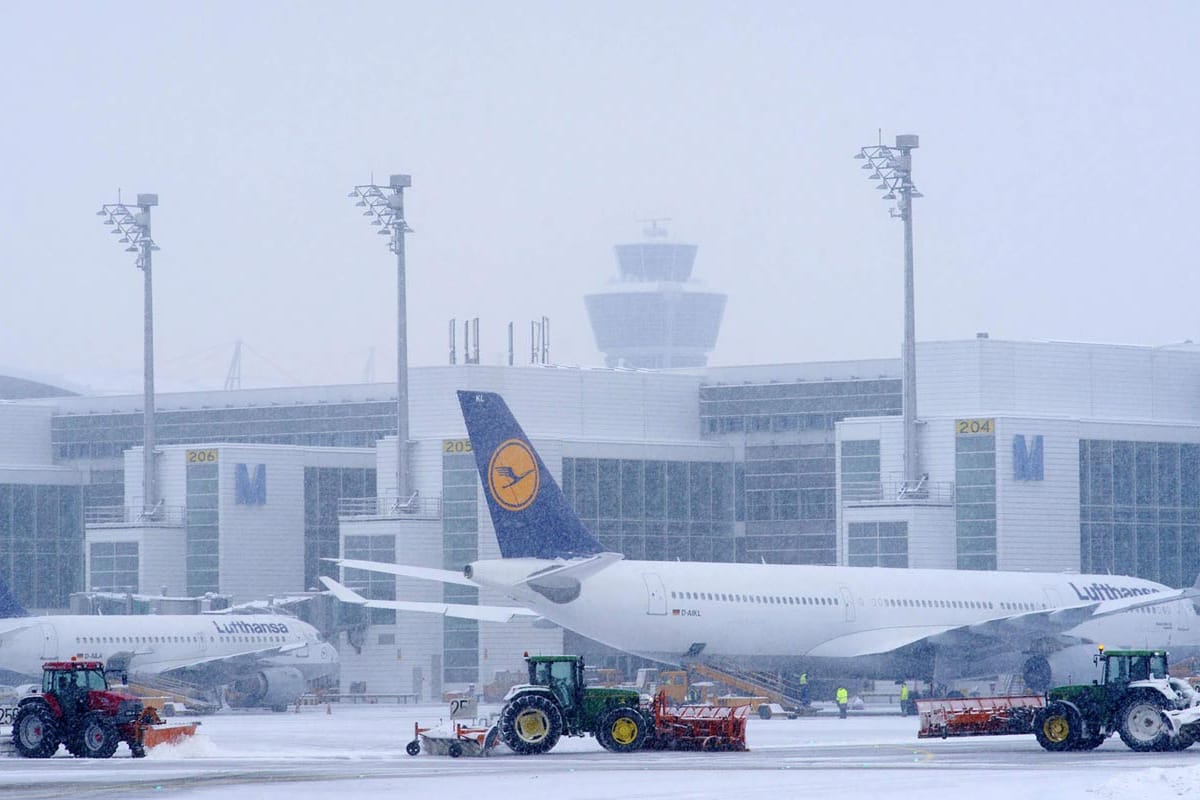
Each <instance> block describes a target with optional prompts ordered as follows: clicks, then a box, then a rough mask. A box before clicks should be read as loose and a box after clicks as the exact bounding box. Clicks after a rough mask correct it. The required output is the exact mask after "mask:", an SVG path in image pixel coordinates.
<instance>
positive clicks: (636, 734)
mask: <svg viewBox="0 0 1200 800" xmlns="http://www.w3.org/2000/svg"><path fill="white" fill-rule="evenodd" d="M649 727H650V726H649V725H647V724H646V718H645V717H643V716H642V712H640V711H638V710H637V709H636V708H629V707H628V706H625V707H621V708H614V709H612V710H611V711H609V712H608V713H606V714H605V715H604V716H602V717H601V718H600V724H599V726H598V727H597V728H596V741H598V742H600V746H601V747H603V748H604V749H605V750H611V751H612V752H614V753H632V752H634V751H635V750H641V749H642V745H643V744H645V742H646V733H647V732H648V730H647V729H648V728H649Z"/></svg>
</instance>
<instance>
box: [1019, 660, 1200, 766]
mask: <svg viewBox="0 0 1200 800" xmlns="http://www.w3.org/2000/svg"><path fill="white" fill-rule="evenodd" d="M1095 660H1096V663H1097V665H1098V666H1100V667H1101V675H1100V678H1099V680H1096V681H1093V682H1092V683H1091V684H1080V685H1073V686H1059V687H1057V688H1055V689H1051V690H1050V691H1049V692H1048V693H1047V695H1046V706H1045V708H1043V709H1041V710H1040V711H1038V713H1037V714H1036V715H1035V716H1034V720H1033V732H1034V735H1035V736H1036V737H1037V740H1038V744H1040V745H1041V746H1042V747H1044V748H1045V749H1047V750H1050V751H1054V752H1059V751H1064V750H1091V749H1092V748H1094V747H1097V746H1099V744H1100V743H1101V742H1103V741H1104V740H1105V739H1107V738H1108V737H1109V736H1110V735H1112V734H1113V733H1119V734H1120V736H1121V740H1122V741H1123V742H1125V744H1126V746H1128V747H1129V748H1130V749H1131V750H1138V751H1143V752H1144V751H1151V750H1183V749H1185V748H1187V747H1190V746H1191V745H1192V744H1193V743H1195V741H1196V739H1197V738H1200V695H1198V694H1197V693H1196V692H1195V691H1194V690H1193V689H1192V687H1191V686H1190V685H1189V684H1188V682H1187V681H1186V680H1183V679H1180V678H1173V677H1171V676H1170V675H1169V673H1168V672H1167V652H1166V651H1165V650H1109V651H1105V650H1104V649H1103V648H1101V650H1100V652H1099V653H1097V654H1096V658H1095Z"/></svg>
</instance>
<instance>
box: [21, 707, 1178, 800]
mask: <svg viewBox="0 0 1200 800" xmlns="http://www.w3.org/2000/svg"><path fill="white" fill-rule="evenodd" d="M329 711H330V712H331V713H326V709H325V707H306V708H304V709H303V710H302V711H301V712H300V713H293V712H288V713H278V714H272V713H267V712H263V713H256V712H224V713H221V714H216V715H213V716H209V717H204V718H201V719H202V724H201V726H200V732H199V733H198V734H197V736H196V737H194V738H193V739H191V740H187V741H184V742H182V743H180V744H178V745H174V746H161V747H159V748H155V749H153V750H151V751H150V754H149V756H148V757H147V758H145V759H143V760H133V759H131V758H129V757H128V751H127V750H126V749H125V748H124V747H122V748H121V749H120V750H118V753H117V757H116V758H113V759H111V760H108V761H89V760H82V759H73V758H70V757H69V756H67V755H66V754H65V751H61V752H60V754H59V756H57V757H55V758H53V759H50V760H43V761H37V760H25V759H18V758H6V759H4V761H3V763H2V764H0V790H2V791H3V796H4V798H5V800H8V799H9V798H26V797H28V798H33V797H39V798H40V797H46V798H49V797H55V798H57V797H64V796H83V797H88V798H103V797H121V798H138V797H166V796H170V797H176V798H189V799H192V798H196V799H198V800H215V799H216V798H265V799H266V800H306V799H307V798H321V800H329V799H330V798H343V797H344V798H357V797H366V796H372V795H379V796H387V795H395V794H403V796H404V797H406V798H421V799H422V800H423V799H424V798H431V799H432V798H437V799H438V800H441V798H467V797H480V798H485V797H486V798H487V800H508V799H509V798H512V799H513V800H517V799H518V798H519V800H529V798H530V797H531V796H538V797H546V796H549V795H551V794H554V795H559V796H561V797H563V798H564V799H570V800H576V799H578V800H592V799H593V798H594V799H595V800H612V798H614V797H619V798H621V800H667V799H668V798H746V799H747V800H767V799H768V798H770V800H777V798H779V797H781V796H783V797H789V798H791V797H797V798H827V797H829V798H833V797H836V798H838V800H881V798H907V797H921V798H929V797H947V796H954V797H958V796H961V797H967V798H969V800H1001V798H1003V800H1015V799H1016V798H1024V797H1035V796H1042V797H1054V798H1055V799H1056V800H1067V799H1069V798H1084V799H1085V800H1110V799H1111V800H1135V799H1136V798H1143V797H1145V798H1151V797H1153V798H1156V799H1158V798H1175V797H1185V796H1187V797H1195V796H1198V795H1200V746H1197V747H1195V748H1193V749H1192V750H1188V751H1185V752H1183V753H1156V754H1139V753H1133V752H1131V751H1129V750H1128V749H1127V748H1126V747H1125V746H1124V745H1123V744H1121V742H1120V741H1119V739H1116V738H1114V739H1112V740H1110V741H1108V742H1106V743H1105V744H1104V745H1102V746H1101V747H1100V748H1099V749H1097V750H1096V751H1094V752H1090V753H1063V754H1055V753H1046V752H1044V751H1043V750H1042V749H1041V748H1040V747H1038V746H1037V743H1036V742H1035V741H1034V740H1033V737H1032V736H1018V737H1013V736H1002V737H977V738H969V739H949V740H918V739H917V737H916V731H917V721H916V719H915V718H913V717H908V718H903V717H900V716H897V715H853V714H852V715H851V717H850V718H849V719H846V720H839V719H837V718H836V717H835V716H832V715H831V716H818V717H816V718H807V719H798V720H783V719H774V720H759V719H751V720H750V722H749V728H748V737H747V739H748V743H749V746H750V752H748V753H716V754H706V753H671V752H666V753H661V752H643V753H635V754H628V755H620V754H614V753H608V752H605V751H604V750H602V749H601V748H600V747H599V745H597V744H596V742H595V740H593V739H591V738H577V739H564V740H562V741H561V742H560V743H559V745H558V747H556V748H555V750H554V751H553V752H551V753H549V754H547V755H544V756H531V757H521V756H515V755H513V754H512V753H510V752H508V751H507V750H506V748H503V747H501V748H498V749H497V751H494V752H495V754H494V755H491V756H488V757H484V758H470V757H463V758H458V759H451V758H447V757H439V756H431V755H426V754H424V753H422V754H421V755H419V756H416V757H410V756H408V755H405V753H404V745H405V744H407V743H408V742H409V741H410V740H411V739H412V738H413V723H414V722H417V721H420V722H421V724H422V725H432V724H437V723H438V722H446V721H447V720H446V710H445V708H444V707H442V706H385V705H361V706H336V705H335V706H333V707H330V709H329ZM180 719H188V718H187V717H182V718H180ZM171 721H174V720H171ZM4 735H7V732H4Z"/></svg>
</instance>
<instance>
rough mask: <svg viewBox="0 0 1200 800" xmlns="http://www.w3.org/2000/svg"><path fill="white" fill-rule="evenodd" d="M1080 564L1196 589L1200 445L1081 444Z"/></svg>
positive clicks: (1199, 563)
mask: <svg viewBox="0 0 1200 800" xmlns="http://www.w3.org/2000/svg"><path fill="white" fill-rule="evenodd" d="M1079 525H1080V536H1079V545H1080V549H1079V560H1080V565H1079V566H1080V569H1081V570H1082V571H1083V572H1091V573H1100V574H1104V573H1115V574H1121V575H1127V574H1132V575H1136V576H1137V577H1139V578H1146V579H1147V580H1152V581H1159V582H1160V583H1165V584H1167V585H1168V586H1175V587H1182V586H1190V585H1191V584H1192V583H1193V582H1194V581H1195V580H1196V575H1197V572H1200V444H1191V443H1186V444H1180V443H1177V442H1131V441H1107V440H1099V439H1091V440H1087V439H1085V440H1080V442H1079Z"/></svg>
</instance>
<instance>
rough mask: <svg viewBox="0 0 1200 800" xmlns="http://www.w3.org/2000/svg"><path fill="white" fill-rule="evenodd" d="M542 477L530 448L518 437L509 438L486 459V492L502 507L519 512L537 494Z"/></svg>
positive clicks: (526, 506) (527, 505)
mask: <svg viewBox="0 0 1200 800" xmlns="http://www.w3.org/2000/svg"><path fill="white" fill-rule="evenodd" d="M540 480H541V476H540V475H538V468H537V459H535V458H534V457H533V450H531V449H530V448H529V445H527V444H526V443H525V442H522V441H521V440H520V439H508V440H506V441H504V442H501V443H500V446H499V447H497V448H496V449H495V451H494V452H493V453H492V458H491V461H489V462H488V491H490V492H491V493H492V497H493V498H494V499H495V501H496V502H497V503H499V504H500V507H501V508H505V509H507V510H509V511H521V510H522V509H525V508H528V507H529V504H530V503H532V502H533V501H534V498H536V497H537V493H538V485H539V483H540Z"/></svg>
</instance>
